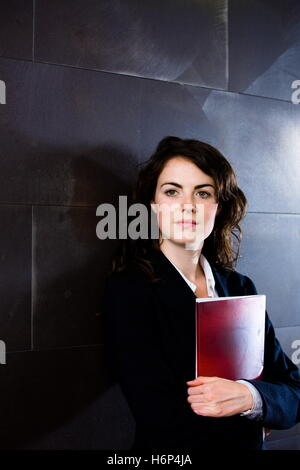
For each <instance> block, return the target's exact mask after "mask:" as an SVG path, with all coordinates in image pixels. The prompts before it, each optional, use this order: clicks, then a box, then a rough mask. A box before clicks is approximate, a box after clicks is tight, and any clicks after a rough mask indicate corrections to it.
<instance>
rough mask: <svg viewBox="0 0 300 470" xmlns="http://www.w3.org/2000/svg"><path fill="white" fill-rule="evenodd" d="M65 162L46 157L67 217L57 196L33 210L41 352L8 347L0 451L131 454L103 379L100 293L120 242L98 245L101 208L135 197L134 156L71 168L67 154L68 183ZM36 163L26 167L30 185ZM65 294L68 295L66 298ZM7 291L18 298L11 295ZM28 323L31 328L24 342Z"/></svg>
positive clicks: (118, 404) (118, 153) (115, 394)
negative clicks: (64, 197) (65, 197)
mask: <svg viewBox="0 0 300 470" xmlns="http://www.w3.org/2000/svg"><path fill="white" fill-rule="evenodd" d="M62 155H63V151H60V152H59V155H58V156H57V154H56V155H55V154H52V155H50V154H49V153H47V155H46V157H45V155H44V154H41V157H42V160H43V159H44V158H46V159H47V162H51V164H50V163H49V165H50V166H51V168H50V171H49V172H48V180H47V185H46V187H47V188H48V190H50V189H51V190H52V191H53V189H54V188H55V186H56V187H57V185H58V184H59V183H58V181H57V178H58V179H61V181H60V184H64V178H63V177H64V176H65V179H66V181H65V184H67V185H68V184H70V181H71V183H72V187H73V192H72V197H71V198H70V200H69V201H68V206H67V207H66V206H61V205H58V206H57V205H55V206H54V205H52V206H51V196H52V194H53V196H54V202H55V200H56V204H57V194H55V193H51V192H48V198H49V204H50V205H49V206H46V205H45V206H35V209H36V218H35V219H34V221H35V225H36V226H35V231H36V238H35V245H34V247H33V248H34V253H35V255H34V266H33V269H34V276H33V277H36V278H35V282H34V283H35V290H34V293H33V294H34V295H33V312H32V317H33V318H32V319H31V321H32V325H33V330H32V331H33V345H34V348H33V350H23V349H22V348H14V349H15V350H11V351H10V350H9V338H8V341H7V342H6V344H7V355H6V364H5V365H1V366H0V380H1V387H0V403H1V412H0V415H1V427H0V448H2V449H17V448H20V449H22V448H32V449H34V448H52V449H56V448H60V449H63V448H70V449H80V448H81V449H84V448H85V449H93V448H94V449H97V448H98V449H106V448H107V449H113V448H126V447H128V445H129V444H130V442H129V441H130V439H131V437H130V433H129V431H128V430H129V429H130V427H132V426H133V422H132V419H131V417H130V413H129V410H128V408H127V404H126V402H125V401H124V400H122V395H121V394H120V391H119V390H118V387H115V385H114V383H113V379H112V378H111V377H110V374H109V371H107V370H106V369H105V365H104V358H103V345H102V332H101V328H102V317H101V311H102V301H103V298H102V295H103V287H102V288H101V285H102V286H103V285H104V279H105V277H106V273H107V271H108V269H109V267H110V262H111V258H112V255H113V252H114V251H115V249H116V248H117V244H118V242H117V241H116V240H105V241H102V240H99V239H98V238H97V237H96V231H95V229H96V224H97V222H98V221H99V218H96V215H95V214H96V206H97V205H99V204H100V203H102V202H111V203H116V202H117V198H118V195H119V194H129V191H130V185H129V184H128V183H126V177H125V179H124V175H125V176H126V175H128V178H127V180H128V181H132V179H131V178H132V177H133V175H134V172H135V171H136V166H135V164H134V159H133V158H132V155H130V154H129V153H128V152H124V150H120V149H116V148H113V147H110V148H107V147H106V148H102V149H97V150H93V151H89V152H86V153H85V154H84V155H83V154H81V155H73V156H72V158H71V157H70V155H71V154H70V152H66V155H67V161H68V162H69V163H70V165H69V168H70V171H69V173H68V172H67V170H66V168H67V167H66V160H64V159H63V158H62ZM107 158H108V159H107ZM36 162H37V159H36V160H35V163H34V164H32V165H30V163H29V166H30V167H31V168H32V178H33V184H36V181H34V178H35V177H36V176H37V175H38V171H37V170H38V167H37V166H36ZM129 162H130V168H129V170H128V164H129ZM114 169H115V172H113V171H114ZM130 172H132V173H131V174H130ZM55 175H56V180H55V181H52V183H51V178H52V179H54V178H55ZM38 176H39V178H40V177H41V174H39V175H38ZM27 177H28V175H27ZM122 178H123V179H122ZM68 179H69V180H68ZM40 182H41V180H39V186H40ZM40 187H41V186H40ZM116 193H117V196H116ZM45 194H46V193H45ZM42 199H43V198H42ZM70 206H73V207H70ZM74 206H77V207H74ZM87 206H90V207H87ZM66 286H67V287H68V289H67V291H68V292H69V293H71V294H70V295H64V294H65V292H66ZM7 289H13V290H14V291H15V292H16V290H15V287H14V286H7ZM30 298H31V294H30V292H28V293H27V294H26V295H25V296H24V295H23V296H22V299H21V298H20V302H19V305H20V310H22V308H25V306H26V305H28V302H30ZM30 323H31V322H30V321H28V323H27V324H26V326H24V336H25V334H26V337H28V336H29V337H30V333H29V332H28V328H29V329H30V328H31V325H30ZM18 328H20V326H18ZM26 328H27V331H25V330H26ZM11 333H12V335H13V331H12V332H11ZM123 428H124V429H123ZM124 436H125V437H124Z"/></svg>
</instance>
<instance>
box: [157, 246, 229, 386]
mask: <svg viewBox="0 0 300 470" xmlns="http://www.w3.org/2000/svg"><path fill="white" fill-rule="evenodd" d="M150 259H151V262H152V264H153V266H154V268H155V273H156V276H158V277H159V278H160V281H157V282H155V283H153V289H154V290H155V292H156V295H157V297H158V299H159V302H160V306H161V318H159V321H160V323H161V328H162V331H164V347H165V348H166V357H168V358H171V360H172V364H171V365H172V367H173V370H174V373H175V374H177V375H179V376H180V379H181V380H182V379H183V378H184V380H191V379H193V378H194V377H195V350H196V339H195V332H196V331H195V309H196V296H195V294H194V292H193V291H192V290H191V288H190V287H189V286H188V284H187V283H186V281H185V280H184V279H183V277H182V276H181V275H180V273H179V272H178V271H177V269H176V268H175V267H174V266H173V265H172V263H171V262H170V261H169V260H168V258H167V257H166V256H165V255H164V254H163V252H162V251H153V252H151V256H150ZM211 268H212V271H213V275H214V278H215V283H216V286H215V287H216V290H217V292H218V294H219V296H220V297H225V296H228V295H229V292H228V287H227V281H226V279H227V275H228V274H227V273H226V271H225V270H222V272H221V270H218V268H217V267H215V266H214V265H213V264H211Z"/></svg>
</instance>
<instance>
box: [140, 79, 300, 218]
mask: <svg viewBox="0 0 300 470" xmlns="http://www.w3.org/2000/svg"><path fill="white" fill-rule="evenodd" d="M141 103H142V104H141V158H142V160H145V159H147V158H148V156H150V153H151V152H152V151H154V149H155V147H156V145H157V143H158V142H159V140H160V139H161V138H162V137H165V136H167V135H177V136H179V137H182V138H196V139H200V140H204V141H207V142H209V143H210V144H212V145H214V146H216V147H217V148H219V149H220V150H221V152H223V154H224V155H225V156H226V158H227V159H228V160H229V161H230V163H231V164H232V166H233V168H234V170H235V172H236V175H237V179H238V184H239V186H240V187H241V188H242V189H243V191H244V192H245V194H246V197H247V199H248V209H249V211H258V212H283V213H286V212H293V213H299V206H300V193H299V190H298V186H299V181H300V166H299V164H298V162H299V155H298V154H299V152H298V148H299V146H300V134H299V132H298V128H300V106H298V107H297V106H295V105H293V104H290V103H285V102H280V101H275V100H270V99H263V98H256V97H251V96H243V95H239V94H234V93H225V92H221V91H209V90H205V89H201V88H197V87H191V86H189V85H185V86H179V85H176V84H165V83H161V82H153V81H143V84H142V100H141Z"/></svg>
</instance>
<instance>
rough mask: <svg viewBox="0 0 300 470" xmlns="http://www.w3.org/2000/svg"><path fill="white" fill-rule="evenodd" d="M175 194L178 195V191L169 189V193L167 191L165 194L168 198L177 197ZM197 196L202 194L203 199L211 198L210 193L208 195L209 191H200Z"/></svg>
mask: <svg viewBox="0 0 300 470" xmlns="http://www.w3.org/2000/svg"><path fill="white" fill-rule="evenodd" d="M174 193H177V191H176V189H168V190H167V191H165V194H167V196H175V194H174ZM197 194H200V195H201V197H203V198H204V199H207V198H208V197H210V193H208V192H207V191H198V193H197Z"/></svg>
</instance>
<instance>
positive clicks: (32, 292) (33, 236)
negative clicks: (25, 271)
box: [30, 205, 35, 351]
mask: <svg viewBox="0 0 300 470" xmlns="http://www.w3.org/2000/svg"><path fill="white" fill-rule="evenodd" d="M34 245H35V234H34V229H33V205H32V206H31V318H30V347H31V350H32V351H33V346H34V345H33V297H34V275H33V271H34Z"/></svg>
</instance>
